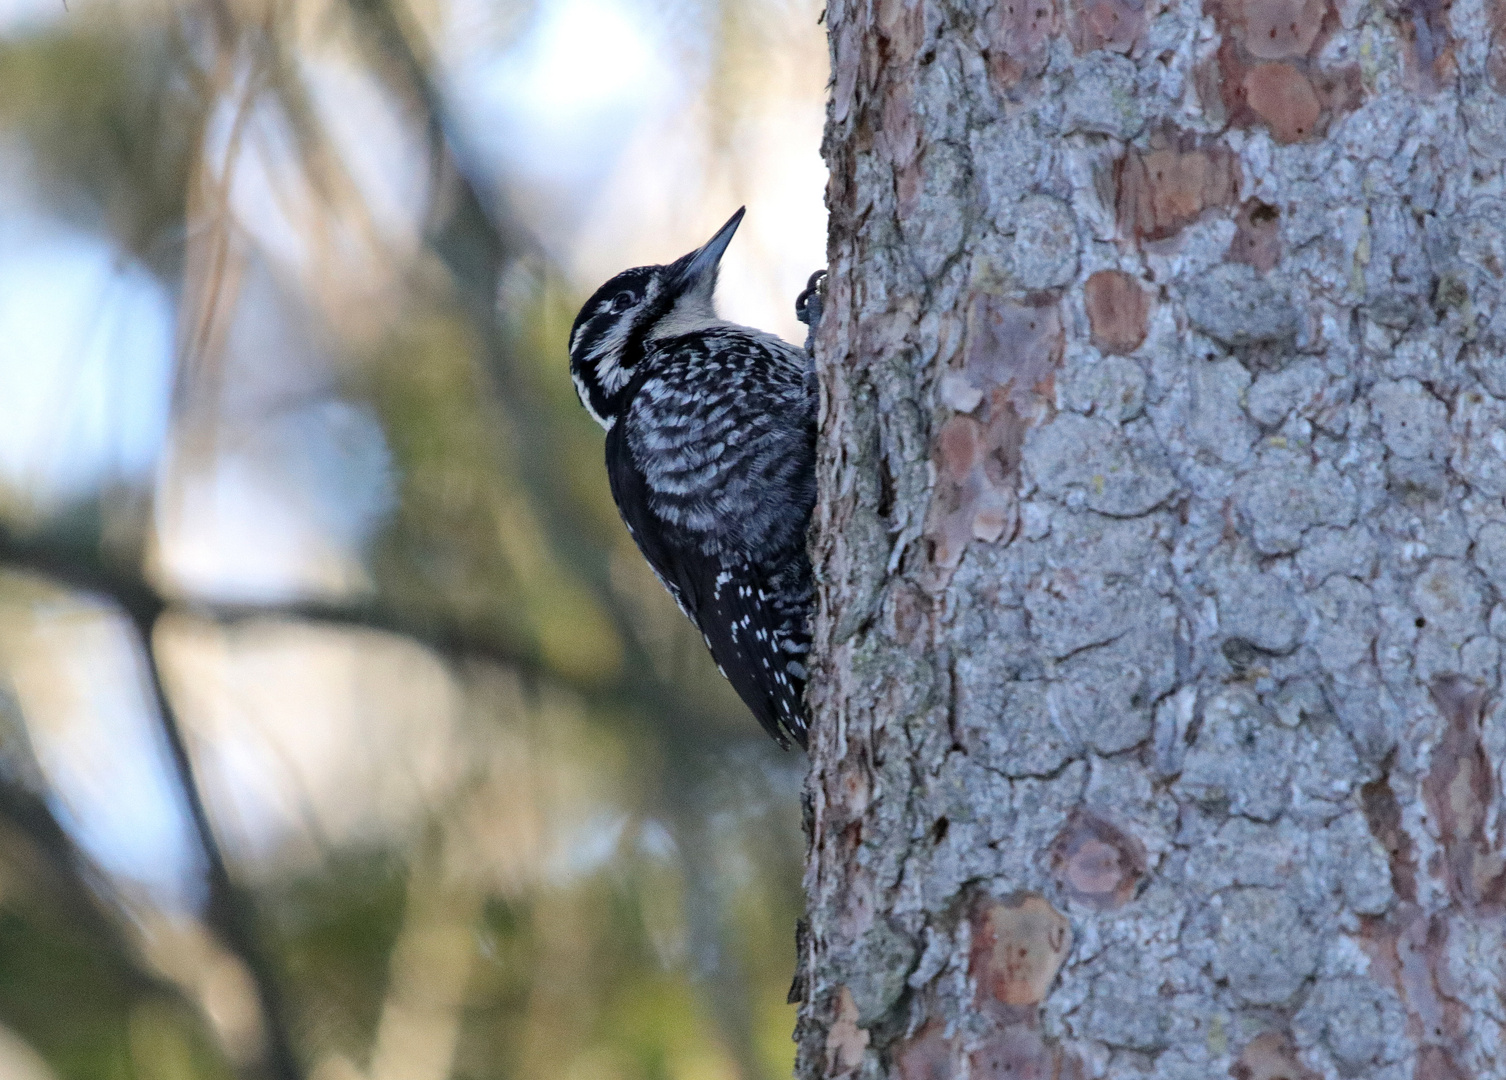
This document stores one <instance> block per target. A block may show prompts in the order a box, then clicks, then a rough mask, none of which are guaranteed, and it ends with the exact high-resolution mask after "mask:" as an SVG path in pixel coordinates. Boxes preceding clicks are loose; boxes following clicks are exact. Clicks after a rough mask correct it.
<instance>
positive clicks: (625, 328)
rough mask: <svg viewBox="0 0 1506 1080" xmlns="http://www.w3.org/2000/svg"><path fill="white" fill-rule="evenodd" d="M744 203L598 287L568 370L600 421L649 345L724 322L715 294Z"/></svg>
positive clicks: (577, 328)
mask: <svg viewBox="0 0 1506 1080" xmlns="http://www.w3.org/2000/svg"><path fill="white" fill-rule="evenodd" d="M745 209H746V207H744V208H742V209H739V210H738V211H737V213H735V214H733V215H732V217H731V218H729V219H728V221H727V224H725V225H723V226H722V227H721V228H720V229H718V230H717V232H716V235H715V236H713V237H712V238H711V239H710V240H708V241H706V243H704V244H702V245H701V246H700V247H698V248H696V249H695V250H694V251H692V252H690V253H689V254H687V255H683V256H681V257H680V258H678V259H676V260H675V261H674V262H672V263H667V264H665V265H663V266H636V267H634V268H633V269H631V270H624V271H623V272H622V273H620V274H618V275H617V276H616V277H614V278H613V279H612V280H611V281H608V282H607V283H606V284H605V285H603V286H602V287H601V288H599V289H597V290H596V292H595V293H594V294H593V295H592V297H591V299H589V300H587V301H586V303H585V305H584V306H583V307H582V308H581V309H580V314H579V315H577V316H576V317H575V325H574V326H572V327H571V328H570V376H571V378H573V379H574V380H575V392H576V393H577V394H579V395H580V401H581V404H582V405H584V406H585V407H586V411H587V412H589V413H590V414H591V416H592V418H593V419H595V421H596V422H597V423H598V424H600V425H601V426H602V427H604V428H606V429H607V430H609V431H610V430H611V428H612V424H613V423H614V422H615V421H616V419H617V416H618V414H619V413H620V412H621V410H622V407H623V405H624V404H625V401H624V393H625V391H626V390H627V386H628V383H629V382H631V381H632V378H633V372H634V369H635V368H636V367H637V366H638V363H639V361H641V360H642V359H643V356H644V353H645V352H646V350H647V349H648V346H649V345H650V344H651V343H653V342H655V341H660V340H662V339H664V338H669V337H676V336H678V335H680V334H687V333H693V332H694V331H696V330H698V329H702V328H704V327H707V326H711V325H714V324H716V323H717V322H719V321H720V320H718V318H717V315H716V308H715V306H714V305H713V303H712V295H713V294H714V293H715V292H716V272H717V267H718V266H720V265H721V261H722V252H724V251H726V250H727V245H728V244H729V243H731V242H732V234H733V233H735V232H737V225H738V222H740V221H742V219H743V210H745Z"/></svg>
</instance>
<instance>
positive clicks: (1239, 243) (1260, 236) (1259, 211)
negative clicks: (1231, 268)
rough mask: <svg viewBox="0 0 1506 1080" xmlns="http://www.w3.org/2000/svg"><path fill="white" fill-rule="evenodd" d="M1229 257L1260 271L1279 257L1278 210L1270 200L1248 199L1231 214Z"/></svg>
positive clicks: (1277, 260) (1279, 225)
mask: <svg viewBox="0 0 1506 1080" xmlns="http://www.w3.org/2000/svg"><path fill="white" fill-rule="evenodd" d="M1229 261H1230V262H1237V263H1246V264H1247V265H1249V266H1253V267H1254V268H1255V269H1257V270H1259V271H1260V272H1261V273H1265V272H1266V271H1267V270H1269V269H1271V267H1273V266H1275V265H1276V264H1277V263H1278V262H1280V261H1281V211H1280V210H1278V209H1276V207H1274V206H1272V205H1271V204H1270V203H1263V202H1261V201H1260V200H1259V199H1251V200H1249V201H1248V202H1246V203H1245V204H1244V205H1243V206H1242V207H1240V208H1239V213H1238V215H1236V216H1235V218H1234V240H1233V241H1232V242H1231V243H1230V244H1229Z"/></svg>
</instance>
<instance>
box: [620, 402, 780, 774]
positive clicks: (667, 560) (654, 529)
mask: <svg viewBox="0 0 1506 1080" xmlns="http://www.w3.org/2000/svg"><path fill="white" fill-rule="evenodd" d="M625 419H626V418H625ZM606 451H607V453H606V457H607V478H608V480H609V482H610V483H611V487H612V498H613V499H614V501H615V502H616V503H617V508H618V510H619V511H620V512H621V514H622V519H623V522H624V523H625V524H626V525H627V528H628V533H629V534H630V535H631V536H632V538H633V541H634V542H635V543H636V544H637V545H638V550H639V551H641V552H643V555H644V558H646V559H647V560H648V562H649V565H650V566H651V567H653V570H654V573H655V574H657V575H658V578H659V580H660V581H662V582H663V583H664V586H665V588H667V589H668V590H669V592H670V595H671V596H673V597H674V599H675V602H676V603H677V604H679V606H680V610H681V611H683V612H685V614H686V615H687V616H689V617H690V619H691V621H692V622H694V623H695V624H696V626H697V627H699V628H700V631H701V636H702V638H704V639H705V642H706V645H707V647H708V648H709V649H710V650H711V657H712V659H713V660H715V661H716V665H717V668H718V669H719V670H720V671H721V672H722V674H723V675H724V676H726V678H727V681H728V682H730V683H731V684H732V688H733V689H734V690H736V691H737V694H738V696H739V697H740V698H742V700H743V702H744V704H746V705H747V706H748V708H749V709H751V710H752V712H753V715H754V716H755V717H756V718H757V719H758V722H759V723H760V724H762V725H763V727H764V730H766V731H767V732H768V733H769V734H770V735H772V736H773V737H774V738H775V739H776V740H777V741H778V742H779V744H780V745H781V746H788V745H789V742H790V740H791V739H794V740H795V741H796V742H798V743H799V744H800V745H801V746H804V745H805V741H806V723H805V715H804V706H803V704H802V694H803V692H804V688H805V678H804V671H805V669H804V667H803V662H804V660H805V652H806V648H807V644H808V638H806V636H805V633H804V627H803V626H799V625H798V623H799V620H798V619H796V620H795V628H794V630H793V632H792V627H791V623H790V620H789V619H788V618H781V617H780V611H779V609H778V608H777V607H776V606H775V605H773V604H771V603H770V602H769V601H770V598H771V597H770V589H771V586H772V584H773V583H771V582H770V581H769V580H767V575H766V574H764V573H763V572H762V571H760V569H759V568H758V567H756V566H754V565H753V564H752V563H749V562H745V561H740V560H738V559H736V558H735V557H731V558H729V557H728V556H727V555H725V554H723V555H718V554H717V553H716V552H715V551H714V550H711V549H710V548H709V547H708V545H707V544H705V543H703V542H702V541H704V540H705V539H706V538H705V537H704V536H703V535H700V534H697V533H696V532H694V531H687V530H686V529H685V528H684V527H683V526H681V527H679V528H675V527H671V526H670V525H669V523H667V522H666V521H664V520H663V519H662V518H661V517H660V516H659V515H658V513H656V511H655V510H654V503H655V499H654V498H653V496H652V493H651V492H650V491H649V488H648V484H647V482H646V480H645V478H644V473H643V470H642V469H641V468H639V467H638V465H637V463H636V462H635V461H634V460H633V455H632V452H631V449H630V447H629V439H628V436H627V425H626V423H618V424H616V425H614V426H613V429H612V430H611V431H610V432H608V434H607V446H606ZM791 665H793V667H792V666H791Z"/></svg>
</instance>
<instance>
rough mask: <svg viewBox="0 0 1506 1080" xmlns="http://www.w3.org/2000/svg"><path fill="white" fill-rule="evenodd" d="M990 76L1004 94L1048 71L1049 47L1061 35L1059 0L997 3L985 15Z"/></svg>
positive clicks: (1001, 1) (1013, 0)
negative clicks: (1057, 35)
mask: <svg viewBox="0 0 1506 1080" xmlns="http://www.w3.org/2000/svg"><path fill="white" fill-rule="evenodd" d="M983 29H984V33H985V34H986V35H987V37H988V45H987V47H986V48H985V49H984V50H983V55H984V58H985V59H986V60H987V61H988V74H989V76H990V77H991V78H992V80H993V83H994V86H995V87H996V88H997V89H999V90H1000V91H1002V92H1005V93H1008V92H1009V91H1011V90H1014V89H1015V88H1016V87H1018V86H1019V85H1020V83H1022V82H1024V81H1025V80H1026V79H1029V78H1034V77H1035V76H1037V75H1039V74H1041V72H1043V71H1044V70H1045V69H1046V60H1047V59H1048V52H1049V50H1048V48H1047V46H1048V44H1049V42H1050V40H1051V37H1052V35H1053V34H1055V33H1056V32H1057V11H1056V0H995V2H994V6H993V7H991V8H989V10H988V12H987V13H986V14H985V15H984V16H983Z"/></svg>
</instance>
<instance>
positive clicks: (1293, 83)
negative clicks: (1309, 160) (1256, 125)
mask: <svg viewBox="0 0 1506 1080" xmlns="http://www.w3.org/2000/svg"><path fill="white" fill-rule="evenodd" d="M1244 91H1245V100H1246V101H1247V102H1248V103H1249V105H1250V111H1251V112H1253V113H1254V114H1255V115H1256V116H1258V117H1260V119H1261V121H1262V122H1264V124H1265V125H1266V126H1267V127H1268V128H1270V129H1271V135H1272V137H1273V138H1275V140H1276V141H1277V142H1279V143H1295V142H1302V141H1303V140H1304V139H1307V138H1309V137H1311V136H1312V135H1313V134H1314V133H1315V132H1316V131H1317V129H1318V118H1319V116H1320V115H1321V113H1322V110H1321V109H1320V108H1319V107H1318V95H1317V94H1315V93H1313V88H1312V84H1311V83H1310V82H1308V81H1307V76H1306V75H1304V74H1302V72H1300V71H1298V70H1297V69H1296V68H1295V67H1293V66H1292V65H1291V64H1287V63H1268V64H1257V65H1255V66H1254V67H1252V68H1251V69H1250V70H1249V71H1247V72H1245V78H1244Z"/></svg>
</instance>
